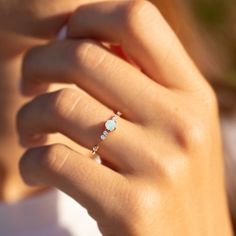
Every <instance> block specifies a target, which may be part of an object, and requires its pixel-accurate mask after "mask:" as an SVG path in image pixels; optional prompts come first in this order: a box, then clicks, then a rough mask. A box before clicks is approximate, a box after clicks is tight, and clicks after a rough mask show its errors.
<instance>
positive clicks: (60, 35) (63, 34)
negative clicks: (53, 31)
mask: <svg viewBox="0 0 236 236" xmlns="http://www.w3.org/2000/svg"><path fill="white" fill-rule="evenodd" d="M66 36H67V26H66V25H64V26H63V27H62V28H61V29H60V30H59V32H58V34H57V39H58V40H64V39H65V38H66Z"/></svg>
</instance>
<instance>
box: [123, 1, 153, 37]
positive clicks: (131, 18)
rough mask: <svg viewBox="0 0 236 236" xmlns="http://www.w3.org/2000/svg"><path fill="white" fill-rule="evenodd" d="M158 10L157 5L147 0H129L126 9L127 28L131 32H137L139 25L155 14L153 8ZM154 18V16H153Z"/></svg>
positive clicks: (125, 20) (124, 18) (125, 23)
mask: <svg viewBox="0 0 236 236" xmlns="http://www.w3.org/2000/svg"><path fill="white" fill-rule="evenodd" d="M154 9H155V11H156V10H157V9H156V8H155V6H154V5H153V4H152V3H151V2H150V1H147V0H135V1H129V2H128V4H127V5H126V6H125V9H124V17H123V18H122V19H123V20H124V25H125V26H126V30H128V32H130V33H135V32H136V30H138V28H137V27H141V26H142V25H144V23H146V22H147V20H149V19H150V16H151V17H152V15H153V10H154ZM152 19H153V18H152Z"/></svg>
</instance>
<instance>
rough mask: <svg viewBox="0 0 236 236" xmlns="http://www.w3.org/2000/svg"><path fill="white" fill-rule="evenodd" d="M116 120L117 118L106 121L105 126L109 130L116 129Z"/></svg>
mask: <svg viewBox="0 0 236 236" xmlns="http://www.w3.org/2000/svg"><path fill="white" fill-rule="evenodd" d="M116 124H117V123H116V121H115V120H108V121H107V122H106V123H105V127H106V129H107V130H109V131H110V132H112V131H114V130H115V129H116Z"/></svg>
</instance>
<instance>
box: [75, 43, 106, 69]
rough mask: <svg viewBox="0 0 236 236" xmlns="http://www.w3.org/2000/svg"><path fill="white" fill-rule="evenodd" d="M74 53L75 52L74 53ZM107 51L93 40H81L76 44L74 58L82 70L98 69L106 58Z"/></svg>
mask: <svg viewBox="0 0 236 236" xmlns="http://www.w3.org/2000/svg"><path fill="white" fill-rule="evenodd" d="M72 55H73V54H72ZM106 55H107V53H106V51H105V50H102V48H101V47H100V45H99V44H98V43H97V42H95V41H93V40H81V41H80V42H79V43H77V44H76V47H75V50H74V55H73V58H74V59H73V60H74V61H75V63H76V65H77V66H79V67H80V69H82V70H86V71H87V69H88V68H89V69H90V70H94V69H96V68H97V67H98V66H100V65H101V64H102V62H103V61H104V59H105V58H106Z"/></svg>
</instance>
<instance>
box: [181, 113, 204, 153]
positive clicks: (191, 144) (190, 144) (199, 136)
mask: <svg viewBox="0 0 236 236" xmlns="http://www.w3.org/2000/svg"><path fill="white" fill-rule="evenodd" d="M179 132H180V135H178V136H179V138H180V142H181V146H182V148H184V149H185V150H188V151H192V150H198V149H199V147H202V146H203V144H206V142H207V141H208V133H207V128H206V126H205V124H204V122H203V121H201V120H200V119H196V118H193V117H192V118H189V119H185V121H184V122H182V123H181V125H180V131H179Z"/></svg>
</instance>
